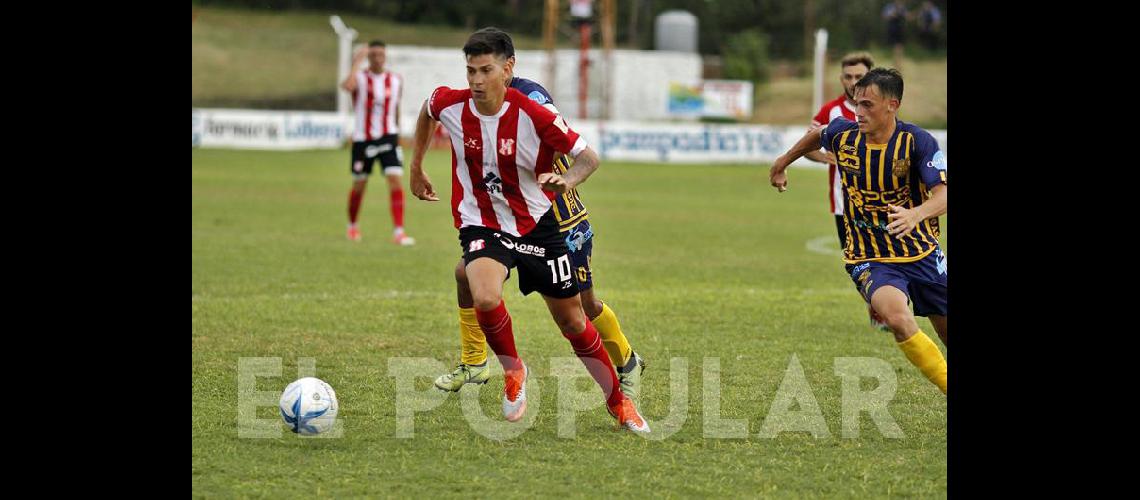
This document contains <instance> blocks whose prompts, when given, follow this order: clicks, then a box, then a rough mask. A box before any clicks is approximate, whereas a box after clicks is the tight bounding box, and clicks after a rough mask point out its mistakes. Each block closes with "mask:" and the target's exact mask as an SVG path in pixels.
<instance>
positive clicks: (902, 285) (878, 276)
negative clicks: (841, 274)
mask: <svg viewBox="0 0 1140 500" xmlns="http://www.w3.org/2000/svg"><path fill="white" fill-rule="evenodd" d="M847 272H848V273H849V274H850V275H851V281H854V282H855V288H857V289H858V290H859V293H860V294H862V295H863V299H864V300H866V301H867V303H868V304H870V303H871V296H873V295H874V294H875V290H878V289H879V287H882V286H885V285H890V286H893V287H895V288H898V289H899V290H901V291H902V292H903V293H905V294H906V296H907V299H908V300H910V302H911V304H912V305H913V308H914V315H915V316H930V315H938V316H945V315H946V254H944V253H942V249H941V248H935V249H934V251H933V252H930V254H929V255H927V256H926V257H923V258H922V259H921V260H917V261H914V262H902V263H888V262H862V263H859V264H847Z"/></svg>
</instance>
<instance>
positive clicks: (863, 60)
mask: <svg viewBox="0 0 1140 500" xmlns="http://www.w3.org/2000/svg"><path fill="white" fill-rule="evenodd" d="M856 64H862V65H863V66H866V67H867V69H869V70H870V69H874V68H875V58H873V57H871V54H870V53H869V52H852V53H850V54H847V55H845V56H843V59H840V60H839V67H840V68H846V67H848V66H854V65H856Z"/></svg>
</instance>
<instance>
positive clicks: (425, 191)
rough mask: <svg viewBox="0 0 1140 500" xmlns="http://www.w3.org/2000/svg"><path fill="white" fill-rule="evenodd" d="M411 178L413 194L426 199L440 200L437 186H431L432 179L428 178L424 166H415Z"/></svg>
mask: <svg viewBox="0 0 1140 500" xmlns="http://www.w3.org/2000/svg"><path fill="white" fill-rule="evenodd" d="M410 179H411V185H412V195H414V196H415V197H416V198H419V199H421V200H424V201H439V197H438V196H436V194H435V188H433V187H432V186H431V179H429V178H428V175H427V172H424V171H423V169H422V168H418V169H417V168H413V169H412V175H411V176H410Z"/></svg>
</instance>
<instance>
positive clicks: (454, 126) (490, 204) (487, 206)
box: [428, 87, 586, 236]
mask: <svg viewBox="0 0 1140 500" xmlns="http://www.w3.org/2000/svg"><path fill="white" fill-rule="evenodd" d="M428 113H429V114H430V115H431V117H432V118H435V119H436V120H439V121H440V122H441V123H443V126H444V128H445V129H447V133H448V135H449V136H450V139H451V211H452V215H453V216H454V217H455V227H457V228H462V227H468V226H479V227H485V228H488V229H494V230H498V231H503V232H505V233H509V234H511V235H514V236H524V235H526V234H527V233H529V232H530V231H531V230H532V229H534V226H535V224H536V223H537V222H538V220H539V219H541V218H542V216H543V215H544V214H546V212H547V211H549V210H550V207H551V201H550V196H551V195H550V194H549V193H546V192H544V191H543V190H542V186H540V185H539V184H538V179H537V178H538V174H541V173H545V172H550V171H552V168H553V163H554V157H555V155H557V154H565V153H569V154H570V155H571V156H578V153H580V152H582V150H583V149H585V148H586V141H585V140H584V139H582V138H581V137H579V135H578V133H577V132H575V131H573V130H571V129H570V128H569V127H568V126H567V125H566V122H565V121H564V120H563V119H562V117H561V116H560V115H556V114H554V113H552V112H551V111H550V110H548V109H546V108H544V107H542V105H541V104H538V103H537V102H535V101H533V100H531V99H530V98H528V97H527V96H525V95H523V94H522V93H521V92H519V91H518V90H515V89H513V88H508V89H507V94H506V99H505V100H504V101H503V107H502V108H501V109H499V112H498V113H496V114H495V115H494V116H484V115H481V114H479V111H478V110H477V109H475V101H474V100H473V99H472V98H471V90H470V89H463V90H454V89H451V88H448V87H439V88H437V89H435V92H432V94H431V97H430V98H428Z"/></svg>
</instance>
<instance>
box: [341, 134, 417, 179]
mask: <svg viewBox="0 0 1140 500" xmlns="http://www.w3.org/2000/svg"><path fill="white" fill-rule="evenodd" d="M377 159H379V160H380V168H381V169H382V170H383V172H384V175H402V174H403V173H404V164H403V160H404V151H403V150H402V149H401V148H400V138H399V136H397V135H396V134H388V135H386V136H384V137H381V138H379V139H375V140H371V141H359V142H353V143H352V164H351V165H350V166H349V168H350V169H351V172H352V178H353V179H358V180H359V179H367V178H368V176H369V175H372V162H374V161H376V160H377Z"/></svg>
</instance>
